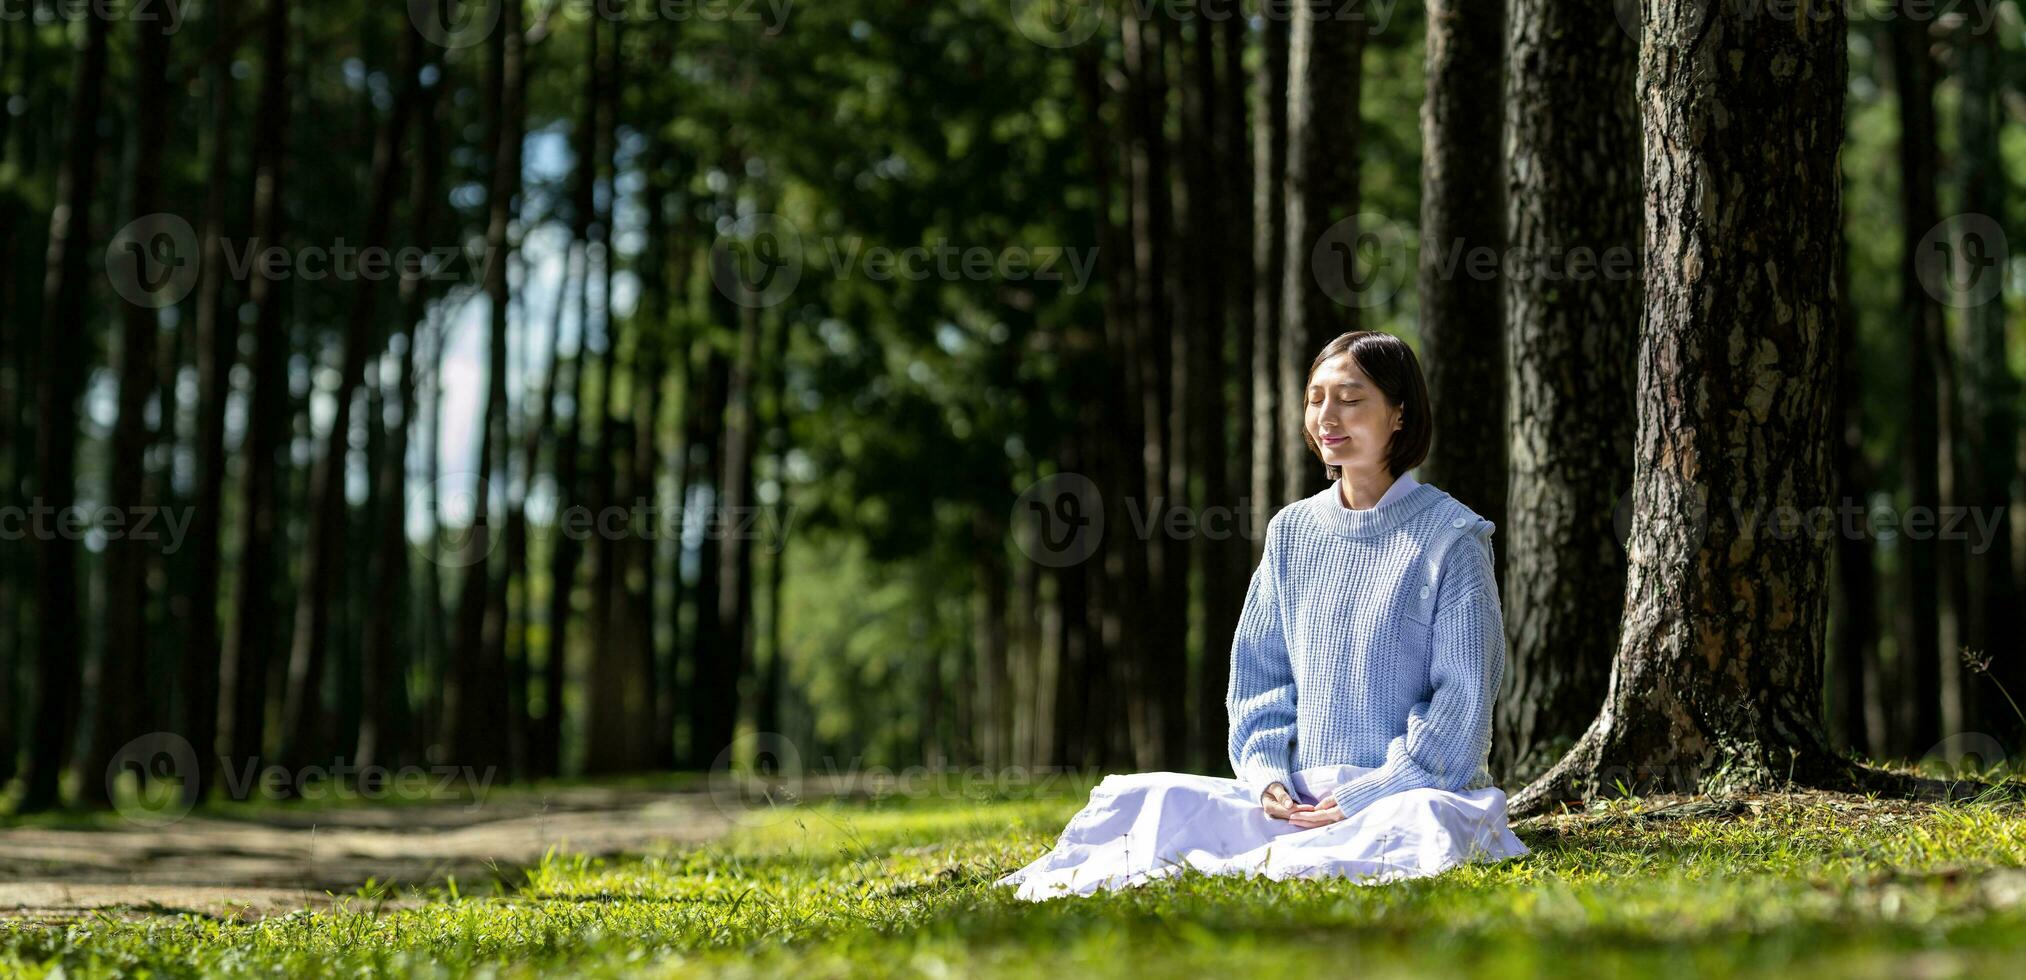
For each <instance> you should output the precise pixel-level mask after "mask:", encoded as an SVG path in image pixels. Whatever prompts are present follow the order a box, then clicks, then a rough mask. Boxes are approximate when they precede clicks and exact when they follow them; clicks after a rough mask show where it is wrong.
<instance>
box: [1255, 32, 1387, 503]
mask: <svg viewBox="0 0 2026 980" xmlns="http://www.w3.org/2000/svg"><path fill="white" fill-rule="evenodd" d="M1293 14H1294V17H1293V23H1292V24H1291V25H1290V28H1289V33H1288V57H1287V176H1286V180H1285V185H1286V188H1287V190H1286V200H1287V207H1286V214H1287V217H1286V232H1287V235H1286V239H1285V240H1286V242H1287V245H1286V253H1285V255H1284V256H1283V263H1284V267H1283V269H1282V278H1281V301H1280V302H1281V310H1280V381H1279V384H1278V386H1277V387H1278V389H1279V391H1280V392H1281V393H1282V395H1281V397H1282V401H1281V404H1282V406H1283V408H1282V411H1283V413H1284V414H1283V415H1282V418H1281V421H1280V428H1281V430H1282V431H1283V432H1285V433H1287V439H1286V442H1284V443H1283V444H1282V449H1281V497H1282V499H1283V500H1286V501H1294V500H1300V499H1302V498H1304V497H1307V496H1310V495H1312V494H1314V493H1316V492H1317V491H1320V490H1322V489H1323V488H1324V487H1327V486H1328V485H1329V479H1328V477H1327V475H1326V473H1325V468H1324V466H1323V464H1322V461H1321V460H1319V459H1317V458H1316V455H1315V452H1314V451H1313V450H1311V449H1309V447H1308V444H1307V443H1306V442H1305V441H1304V440H1303V438H1302V435H1301V433H1302V428H1303V424H1304V422H1303V418H1302V416H1303V413H1304V411H1305V410H1306V408H1305V406H1306V398H1305V397H1304V395H1303V390H1304V389H1305V387H1306V386H1307V384H1308V373H1309V365H1310V364H1311V363H1312V362H1313V361H1314V360H1315V355H1316V352H1317V351H1320V350H1322V348H1323V345H1324V344H1327V343H1329V342H1330V340H1331V339H1333V338H1335V337H1336V336H1337V335H1338V334H1340V333H1343V332H1345V331H1347V330H1356V329H1358V307H1357V306H1355V305H1351V304H1348V303H1346V302H1344V301H1343V300H1344V299H1356V298H1357V297H1356V296H1355V295H1353V294H1352V293H1351V292H1349V291H1350V290H1351V288H1352V287H1351V284H1352V283H1353V282H1355V281H1356V277H1357V272H1356V270H1355V269H1354V267H1353V262H1354V259H1355V256H1354V255H1352V249H1351V248H1350V247H1349V246H1350V243H1354V242H1356V241H1357V240H1358V228H1357V227H1356V216H1357V214H1358V209H1359V202H1358V153H1359V144H1360V143H1361V142H1362V139H1363V137H1362V133H1363V128H1364V127H1363V124H1362V123H1361V122H1360V120H1359V117H1358V96H1359V91H1360V87H1361V84H1362V75H1363V68H1362V65H1363V60H1364V54H1365V31H1366V25H1365V21H1364V19H1363V16H1364V15H1363V13H1362V11H1358V12H1356V16H1355V17H1353V16H1350V15H1346V16H1341V17H1340V16H1335V14H1334V11H1333V8H1331V7H1329V6H1328V5H1326V4H1324V3H1320V2H1315V0H1308V2H1302V3H1296V4H1294V6H1293ZM1341 222H1349V223H1350V224H1340V223H1341ZM1333 292H1334V293H1336V295H1334V296H1333V295H1331V294H1332V293H1333Z"/></svg>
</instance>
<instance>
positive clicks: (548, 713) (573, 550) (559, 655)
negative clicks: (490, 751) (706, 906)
mask: <svg viewBox="0 0 2026 980" xmlns="http://www.w3.org/2000/svg"><path fill="white" fill-rule="evenodd" d="M598 24H599V18H596V17H593V18H590V19H588V20H587V21H585V35H584V36H585V54H584V89H583V96H584V108H583V115H582V116H581V117H580V118H579V119H578V121H577V128H576V133H575V136H576V141H575V151H576V152H575V155H576V158H577V164H576V170H575V172H574V173H573V174H572V175H571V176H572V177H573V178H574V179H575V184H574V186H573V188H572V190H571V205H570V240H571V242H572V243H573V245H572V249H571V256H570V258H571V263H570V268H571V269H574V270H575V272H574V275H572V276H571V281H572V282H573V283H574V288H575V291H576V302H577V345H576V346H577V350H576V353H575V354H574V355H573V356H572V357H571V359H570V374H569V385H568V388H567V394H566V395H565V400H566V401H567V403H568V404H569V405H570V416H569V418H567V419H563V420H562V421H561V422H560V423H559V424H558V429H557V433H556V473H555V482H556V515H557V521H556V524H555V526H554V527H553V528H551V529H550V534H551V535H552V539H553V542H554V543H553V545H552V546H551V548H550V550H549V617H548V618H549V649H548V656H547V660H546V662H545V663H544V664H543V667H542V689H543V695H542V701H543V707H542V711H543V714H542V719H541V723H540V725H539V729H540V736H539V738H538V739H537V745H538V746H539V747H538V749H537V750H536V752H535V755H536V757H537V758H538V759H539V760H540V763H539V765H538V771H539V772H540V773H541V774H542V775H547V776H554V775H558V774H560V773H561V772H562V763H563V719H564V717H565V711H566V708H567V705H566V703H565V700H564V690H563V689H564V684H565V682H566V679H567V677H568V672H567V667H568V664H569V652H570V643H569V637H570V626H571V618H572V617H571V610H572V602H571V600H572V597H573V596H574V595H575V593H576V590H577V570H578V566H579V565H580V564H582V561H583V553H584V549H583V544H582V542H581V541H580V540H579V539H578V538H577V536H575V535H573V534H569V533H566V532H565V531H564V527H565V525H564V523H563V520H562V518H563V516H564V515H565V514H566V513H568V511H569V510H570V508H573V507H579V506H582V504H583V501H584V488H583V486H582V483H583V480H582V477H581V475H580V470H581V466H580V463H581V460H582V435H581V433H582V432H583V426H584V416H585V414H586V413H585V412H584V365H585V362H586V360H587V359H588V358H589V356H590V353H591V346H590V324H591V287H590V282H591V251H590V228H591V217H592V214H591V212H592V209H593V207H594V206H595V205H594V197H595V190H596V183H597V177H598V168H597V167H596V166H595V165H593V164H592V163H591V161H593V160H596V159H597V158H598V145H599V138H598V123H597V119H598V110H597V106H598V70H597V66H598V49H599V43H598V36H599V31H598ZM557 369H558V370H561V365H560V363H559V364H558V367H557Z"/></svg>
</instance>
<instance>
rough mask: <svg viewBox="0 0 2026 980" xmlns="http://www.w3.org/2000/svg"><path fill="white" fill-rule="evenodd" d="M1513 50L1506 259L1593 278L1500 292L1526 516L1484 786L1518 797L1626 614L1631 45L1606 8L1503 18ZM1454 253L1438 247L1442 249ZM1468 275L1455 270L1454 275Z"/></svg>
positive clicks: (1508, 531) (1531, 2)
mask: <svg viewBox="0 0 2026 980" xmlns="http://www.w3.org/2000/svg"><path fill="white" fill-rule="evenodd" d="M1508 44H1509V47H1508V48H1507V51H1508V56H1509V57H1510V59H1511V64H1512V69H1511V73H1510V75H1508V77H1507V80H1506V90H1505V91H1506V112H1507V118H1508V119H1510V121H1511V131H1512V136H1511V141H1510V144H1509V147H1510V151H1511V154H1512V157H1511V160H1510V161H1509V162H1508V165H1507V170H1506V172H1507V186H1508V187H1510V188H1511V197H1510V199H1509V200H1508V202H1507V212H1506V213H1507V215H1508V216H1509V228H1510V234H1511V241H1510V244H1509V246H1508V247H1510V248H1511V249H1512V250H1513V251H1514V253H1515V254H1516V255H1517V257H1518V258H1519V259H1520V260H1521V261H1522V262H1526V261H1531V260H1533V259H1535V258H1542V259H1547V260H1552V261H1555V262H1557V263H1559V264H1561V265H1562V266H1564V267H1568V268H1571V269H1572V270H1573V267H1574V263H1575V262H1576V261H1577V260H1576V259H1575V258H1573V256H1574V255H1576V254H1577V253H1578V250H1581V252H1583V253H1587V255H1588V256H1589V258H1588V259H1586V260H1584V262H1585V264H1587V265H1588V266H1589V268H1590V271H1591V275H1590V276H1588V277H1587V278H1584V279H1581V280H1576V279H1574V278H1573V276H1572V277H1569V278H1567V279H1563V278H1560V277H1558V278H1556V279H1553V280H1550V279H1548V278H1546V277H1543V276H1537V275H1527V276H1522V277H1514V278H1511V279H1506V280H1505V282H1504V283H1503V286H1504V289H1505V309H1506V311H1507V313H1508V314H1509V315H1510V317H1511V321H1510V326H1509V327H1508V330H1509V333H1508V336H1507V338H1506V341H1505V345H1506V351H1507V356H1506V360H1507V362H1508V370H1509V372H1510V374H1509V382H1508V391H1507V399H1508V402H1507V404H1508V408H1507V412H1508V413H1509V415H1510V420H1511V421H1510V428H1509V430H1501V433H1502V434H1499V435H1496V436H1486V437H1485V438H1490V439H1492V441H1493V443H1494V444H1496V445H1500V446H1506V445H1508V440H1509V445H1510V460H1511V476H1510V481H1511V484H1510V499H1511V500H1515V501H1523V502H1524V506H1522V507H1519V508H1516V509H1514V510H1512V511H1511V512H1510V514H1509V517H1508V519H1507V520H1506V522H1505V523H1504V525H1503V527H1504V529H1505V534H1504V546H1503V547H1501V548H1499V549H1497V550H1498V551H1499V552H1500V554H1502V555H1504V556H1505V561H1506V565H1507V568H1508V569H1509V570H1510V574H1508V575H1506V577H1505V582H1504V588H1503V589H1502V590H1501V594H1502V596H1503V607H1504V610H1505V628H1506V643H1507V658H1508V664H1507V670H1506V675H1505V686H1504V690H1503V691H1502V693H1501V694H1500V697H1499V702H1498V703H1499V712H1498V723H1497V724H1496V725H1494V726H1493V731H1494V733H1495V735H1496V740H1495V741H1494V743H1493V746H1492V771H1493V772H1494V773H1498V774H1500V775H1501V776H1502V778H1504V779H1506V780H1507V781H1509V782H1517V783H1521V784H1524V783H1525V782H1526V781H1528V780H1530V779H1531V778H1532V777H1534V776H1536V775H1539V774H1540V773H1541V772H1542V771H1543V770H1545V769H1546V768H1547V766H1548V765H1549V764H1551V763H1553V762H1554V761H1555V760H1556V759H1557V758H1560V757H1561V755H1562V754H1563V753H1564V752H1566V751H1568V749H1569V747H1570V746H1571V745H1572V744H1574V742H1575V740H1576V738H1577V737H1578V736H1580V735H1582V733H1583V728H1584V727H1585V725H1586V724H1587V723H1588V720H1589V719H1590V718H1592V717H1594V716H1595V715H1596V711H1597V708H1598V706H1599V705H1601V704H1602V703H1603V701H1604V689H1605V682H1606V680H1607V679H1608V678H1609V675H1610V671H1611V657H1612V651H1613V650H1615V649H1616V647H1617V643H1618V621H1619V618H1620V616H1621V615H1622V613H1623V611H1624V604H1625V558H1624V553H1623V552H1622V551H1621V549H1620V547H1619V542H1620V541H1621V539H1622V533H1621V532H1620V530H1619V529H1618V526H1617V522H1616V520H1615V517H1616V515H1619V514H1623V515H1625V516H1627V517H1628V518H1629V516H1630V514H1631V501H1630V499H1629V496H1630V493H1631V490H1632V487H1631V481H1632V438H1633V429H1634V413H1633V393H1632V381H1633V372H1634V371H1635V370H1636V365H1635V341H1636V340H1637V339H1638V331H1639V316H1640V296H1641V290H1640V286H1639V261H1640V255H1639V248H1640V245H1639V226H1640V210H1641V207H1642V202H1641V200H1640V184H1639V181H1640V161H1639V153H1640V147H1639V109H1638V106H1637V104H1636V102H1635V100H1634V93H1633V86H1634V83H1635V75H1636V74H1637V71H1638V60H1639V44H1638V41H1637V39H1635V38H1633V37H1631V36H1629V35H1627V34H1626V33H1625V32H1624V30H1623V29H1622V28H1621V27H1620V26H1619V23H1618V21H1617V19H1616V18H1615V17H1614V16H1613V15H1612V12H1611V7H1610V3H1609V0H1595V2H1584V0H1513V6H1512V17H1511V21H1510V29H1509V31H1508ZM1453 57H1456V58H1461V57H1463V52H1460V51H1458V52H1454V53H1453ZM1424 211H1425V208H1424ZM1424 220H1425V219H1424ZM1451 243H1452V239H1450V238H1447V237H1445V238H1443V239H1441V241H1440V247H1441V248H1443V249H1448V248H1450V247H1451ZM1422 256H1423V258H1424V260H1425V259H1427V257H1428V246H1426V245H1424V246H1423V251H1422ZM1467 261H1468V257H1467V256H1459V259H1458V268H1459V274H1462V273H1461V271H1460V270H1462V269H1465V268H1467V266H1466V265H1464V263H1466V262H1467ZM1426 269H1427V267H1426V266H1425V265H1424V266H1423V270H1424V279H1423V281H1422V285H1423V287H1424V298H1423V300H1422V302H1423V304H1424V305H1423V315H1424V322H1425V317H1426V310H1427V306H1426V305H1425V304H1426V303H1427V299H1426V295H1425V294H1426V291H1427V290H1428V289H1430V288H1433V289H1435V290H1436V291H1438V292H1439V291H1441V290H1442V289H1443V288H1444V284H1442V283H1439V282H1438V283H1431V282H1430V281H1429V280H1428V279H1427V278H1426ZM1500 278H1503V277H1502V276H1501V277H1500ZM1452 312H1454V311H1452ZM1466 329H1468V328H1466ZM1446 356H1449V357H1468V356H1470V355H1469V354H1468V353H1467V352H1465V351H1461V350H1451V351H1450V352H1449V353H1448V354H1447V355H1446ZM1432 359H1433V358H1432V357H1431V360H1432ZM1454 382H1455V379H1453V378H1452V379H1450V383H1451V388H1450V390H1451V396H1450V397H1447V398H1445V397H1443V396H1442V395H1439V394H1437V395H1435V396H1434V398H1435V404H1436V406H1437V411H1438V420H1437V422H1436V431H1437V432H1438V433H1441V432H1445V431H1449V432H1453V430H1450V429H1447V428H1445V427H1446V426H1447V425H1448V424H1449V422H1448V420H1447V418H1446V417H1443V416H1442V415H1441V414H1440V413H1441V412H1442V411H1443V409H1442V405H1443V403H1444V402H1455V403H1457V404H1458V405H1459V406H1461V407H1462V408H1464V409H1465V410H1470V409H1472V408H1473V406H1472V403H1471V397H1470V395H1469V394H1468V393H1467V392H1468V391H1470V390H1471V388H1470V387H1469V386H1467V385H1462V384H1459V383H1454ZM1503 433H1509V434H1503ZM1437 442H1438V444H1439V443H1440V442H1441V437H1440V436H1439V435H1438V437H1437ZM1451 492H1452V493H1453V492H1454V491H1451ZM1480 513H1481V512H1480Z"/></svg>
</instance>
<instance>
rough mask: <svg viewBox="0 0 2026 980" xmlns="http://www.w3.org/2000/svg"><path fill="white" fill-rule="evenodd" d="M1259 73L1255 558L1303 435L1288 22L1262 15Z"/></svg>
mask: <svg viewBox="0 0 2026 980" xmlns="http://www.w3.org/2000/svg"><path fill="white" fill-rule="evenodd" d="M1264 21H1265V23H1264V26H1263V29H1262V31H1261V34H1260V59H1259V60H1260V65H1259V75H1258V77H1257V78H1255V79H1254V80H1253V93H1252V222H1253V227H1252V281H1253V292H1252V338H1253V340H1252V365H1251V370H1252V432H1253V436H1252V499H1251V501H1250V504H1251V507H1252V509H1253V514H1254V515H1255V520H1256V521H1257V522H1258V523H1257V528H1258V530H1257V533H1256V534H1255V536H1254V537H1253V539H1252V543H1251V546H1252V561H1251V562H1249V563H1248V564H1249V565H1256V564H1258V563H1259V558H1260V556H1261V555H1262V554H1264V553H1265V550H1266V519H1267V518H1269V517H1271V516H1272V515H1273V513H1274V511H1276V510H1278V509H1279V506H1280V505H1281V504H1282V503H1285V502H1286V501H1285V500H1284V498H1282V497H1281V496H1280V494H1281V491H1282V490H1283V489H1284V488H1285V486H1286V481H1284V480H1283V479H1282V478H1281V470H1282V467H1283V466H1284V465H1285V463H1284V461H1285V460H1286V458H1287V448H1286V444H1287V441H1288V440H1290V439H1293V440H1296V441H1299V440H1300V438H1301V436H1300V433H1299V431H1298V430H1296V429H1291V428H1289V427H1288V419H1289V418H1290V416H1291V414H1292V412H1291V409H1290V408H1289V407H1288V406H1289V403H1290V402H1293V401H1297V400H1299V399H1298V394H1299V393H1298V392H1296V391H1294V390H1292V389H1288V390H1282V388H1281V376H1280V323H1281V310H1280V301H1281V288H1282V287H1281V282H1282V280H1283V279H1285V278H1286V264H1287V262H1286V260H1287V41H1288V28H1289V25H1288V22H1287V20H1286V18H1282V17H1266V18H1264Z"/></svg>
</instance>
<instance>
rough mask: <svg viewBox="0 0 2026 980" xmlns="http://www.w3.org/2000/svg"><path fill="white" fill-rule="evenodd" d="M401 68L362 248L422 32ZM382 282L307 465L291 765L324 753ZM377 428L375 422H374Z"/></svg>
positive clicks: (370, 291)
mask: <svg viewBox="0 0 2026 980" xmlns="http://www.w3.org/2000/svg"><path fill="white" fill-rule="evenodd" d="M401 34H402V37H403V43H402V45H401V67H400V74H399V76H398V78H399V82H398V85H397V87H396V90H395V94H394V105H393V108H392V111H390V112H389V113H388V115H387V118H386V119H385V120H383V121H382V122H381V124H380V128H379V133H378V134H377V136H376V137H375V139H374V142H373V163H372V176H371V178H370V184H371V187H372V190H371V191H370V197H369V198H368V204H367V207H366V217H365V226H364V229H363V231H364V234H363V239H362V242H363V247H365V248H369V249H377V248H383V247H385V245H386V242H387V239H388V237H389V230H390V229H391V227H392V225H393V222H394V201H395V199H396V197H397V196H398V195H399V193H400V191H399V186H400V185H399V183H398V179H399V178H400V176H401V171H400V170H399V169H398V168H397V167H396V164H397V162H398V160H399V158H400V155H401V144H402V141H403V140H404V139H405V138H406V137H407V135H408V122H409V119H410V118H412V117H413V116H414V113H415V106H416V102H417V92H418V89H419V88H420V86H421V81H420V78H419V73H420V72H421V70H422V56H423V50H422V49H423V46H424V43H425V42H424V40H423V38H422V32H420V31H417V30H406V31H402V32H401ZM380 289H381V284H380V282H379V281H378V280H377V279H376V278H374V277H368V276H362V277H360V280H359V281H358V282H357V283H355V284H354V285H353V287H352V298H351V308H350V310H349V313H348V315H347V317H346V319H345V333H344V342H343V343H344V349H343V351H342V353H341V354H340V355H339V357H340V365H339V373H338V388H337V391H335V392H334V393H333V396H334V398H335V410H334V411H333V413H332V416H331V427H330V429H329V430H328V431H327V432H325V433H324V439H323V449H322V452H321V454H320V455H318V457H317V459H316V462H315V463H314V464H313V466H312V469H311V470H310V491H309V501H308V513H307V517H306V527H307V536H306V539H305V541H304V544H303V552H302V590H301V593H300V595H299V596H298V598H297V601H296V609H295V632H294V636H293V639H292V641H291V643H290V645H289V663H288V688H287V693H286V695H285V697H284V699H283V706H282V719H283V722H282V724H283V726H284V732H283V735H284V737H283V747H282V757H283V758H284V759H288V760H291V761H292V762H293V763H294V764H307V763H308V762H309V761H310V760H311V759H315V758H322V757H323V756H324V754H325V751H326V750H327V749H330V748H332V746H331V745H330V744H328V742H329V740H330V737H331V734H332V733H331V731H330V729H329V727H328V724H327V719H326V717H325V715H324V708H323V696H322V688H323V675H324V657H325V651H326V649H327V648H328V647H329V644H330V632H331V604H332V602H333V599H334V596H333V592H334V587H335V586H336V585H337V582H335V581H334V580H336V579H338V578H339V577H340V575H341V573H342V570H343V569H344V567H345V538H346V536H347V535H346V525H347V523H348V522H347V520H346V515H347V512H348V511H349V509H350V508H349V507H348V505H347V504H346V502H345V470H346V465H345V464H346V460H347V457H348V456H349V455H350V446H351V435H352V432H351V430H352V400H353V397H354V395H355V394H357V392H358V389H359V386H360V385H361V384H362V383H363V382H364V380H365V375H366V364H367V362H368V361H369V360H371V359H373V358H376V357H377V356H378V354H379V352H380V350H381V347H382V343H381V338H380V337H379V336H378V331H377V330H375V329H374V327H375V325H376V320H375V309H376V307H377V306H378V305H379V299H380ZM374 423H375V424H376V425H377V424H378V420H377V419H376V420H374Z"/></svg>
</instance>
